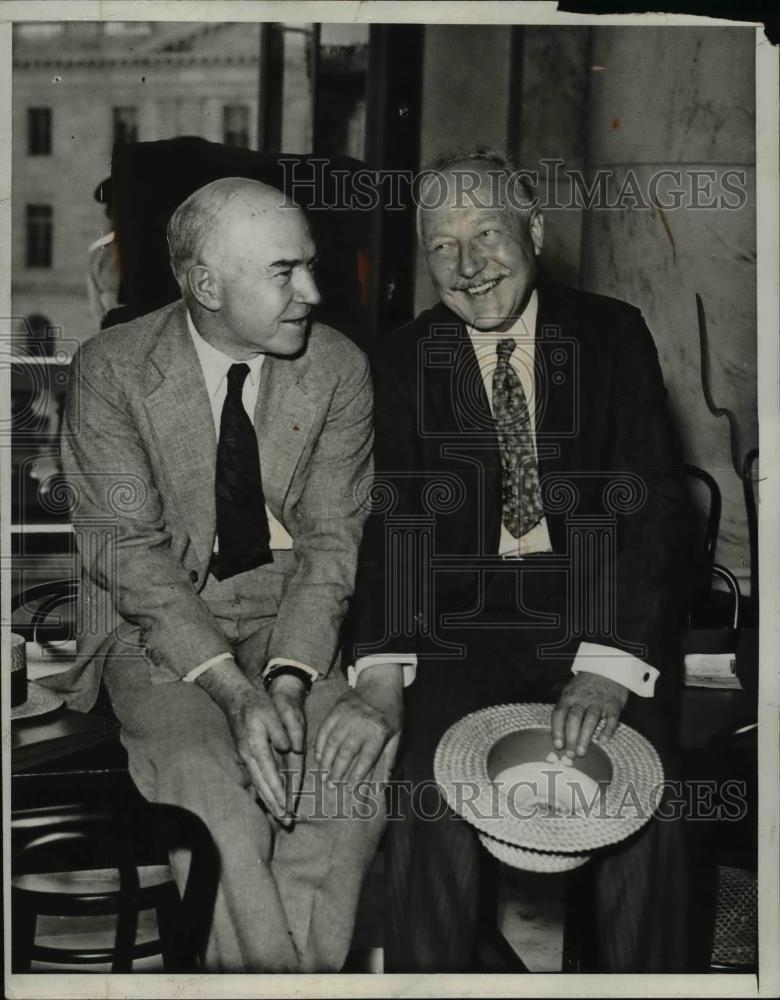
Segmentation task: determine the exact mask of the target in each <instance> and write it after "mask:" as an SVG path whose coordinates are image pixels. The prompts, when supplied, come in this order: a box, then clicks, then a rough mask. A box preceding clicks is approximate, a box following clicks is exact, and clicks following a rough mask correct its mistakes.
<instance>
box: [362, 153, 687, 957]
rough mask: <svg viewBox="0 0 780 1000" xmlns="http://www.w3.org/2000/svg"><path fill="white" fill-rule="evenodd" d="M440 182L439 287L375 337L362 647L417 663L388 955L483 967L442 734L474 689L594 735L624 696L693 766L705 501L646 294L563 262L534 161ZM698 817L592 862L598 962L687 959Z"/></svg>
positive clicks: (474, 869)
mask: <svg viewBox="0 0 780 1000" xmlns="http://www.w3.org/2000/svg"><path fill="white" fill-rule="evenodd" d="M418 193H419V201H418V232H419V236H420V241H421V244H422V249H423V252H424V254H425V258H426V261H427V264H428V267H429V270H430V273H431V276H432V278H433V282H434V285H435V287H436V290H437V292H438V294H439V296H440V298H441V302H440V303H439V304H438V305H436V306H434V307H433V308H432V309H430V310H428V311H426V312H423V313H422V314H421V315H420V316H418V318H417V319H416V320H414V322H412V323H410V324H409V325H408V326H406V327H403V328H402V329H400V330H398V331H396V332H395V333H393V334H392V335H391V336H389V337H388V338H386V340H385V341H384V343H383V344H382V345H380V347H379V349H378V351H377V355H376V358H375V363H374V375H375V379H374V381H375V388H376V440H375V461H376V475H377V480H376V486H377V489H376V498H377V500H378V506H377V508H376V510H375V512H374V513H373V514H372V516H371V518H370V520H369V523H368V525H367V527H366V531H365V533H364V539H363V547H362V549H361V559H360V563H359V570H358V582H357V587H356V602H357V605H356V608H355V635H354V638H355V649H354V652H355V656H356V667H357V669H360V668H361V667H364V666H365V667H368V666H375V665H376V664H384V665H385V667H386V668H387V669H388V670H391V669H392V670H394V671H395V672H397V671H398V670H400V669H401V668H402V667H405V668H406V669H407V670H412V669H414V668H415V665H416V668H417V677H416V680H415V682H414V684H413V685H411V687H409V689H408V691H407V695H408V698H407V715H406V723H405V727H404V732H403V735H402V739H401V748H400V750H399V758H398V759H399V764H400V767H399V770H398V777H400V778H402V779H404V782H406V783H409V784H410V785H411V786H412V787H414V788H415V789H416V791H414V792H412V793H411V795H409V796H408V797H407V798H404V796H403V794H401V796H400V800H399V805H398V810H399V812H400V813H401V814H403V820H402V821H397V822H393V823H392V824H391V825H390V829H389V830H388V837H387V852H386V872H387V892H388V900H387V911H386V912H387V915H388V921H387V928H386V939H385V961H386V966H385V967H386V969H387V970H389V971H430V972H434V971H455V970H461V971H474V970H475V969H476V968H477V967H478V966H477V965H476V964H475V963H476V958H475V941H476V937H477V932H478V928H477V926H476V920H477V899H478V895H479V868H480V856H479V850H480V849H479V845H478V842H477V840H476V837H475V835H474V832H473V831H472V829H471V828H470V827H469V826H468V825H467V824H466V823H465V822H463V821H461V820H460V819H458V818H457V817H455V816H454V815H453V814H452V813H451V812H449V810H447V809H444V808H443V807H442V806H443V803H442V801H441V799H440V793H439V791H438V790H437V789H436V787H435V786H434V784H433V781H432V779H433V766H432V762H433V755H434V751H435V748H436V745H437V743H438V741H439V739H440V738H441V736H442V734H443V733H444V732H445V730H446V729H447V728H448V727H449V726H450V725H451V724H452V723H453V722H455V721H456V720H458V719H459V718H461V717H463V716H464V715H466V714H467V713H469V712H471V711H474V710H476V709H479V708H482V707H486V706H488V705H492V704H496V703H500V702H504V703H508V702H516V701H547V702H552V703H554V704H555V709H554V711H553V715H552V731H553V738H554V743H555V745H556V746H557V747H558V748H559V749H560V750H564V749H565V750H566V751H567V752H568V753H569V754H571V755H572V756H574V755H575V754H583V753H584V752H585V750H586V748H587V746H588V744H589V741H590V739H591V737H592V736H593V734H594V731H595V730H596V728H597V726H598V725H599V724H601V725H602V726H603V738H605V739H608V738H609V736H610V735H611V734H612V733H613V732H614V730H615V728H616V727H617V725H618V722H619V720H620V719H621V718H622V719H623V720H624V721H626V722H628V723H629V724H631V725H633V726H635V727H636V728H637V729H639V730H640V731H641V732H643V733H644V734H645V735H647V736H648V737H649V738H650V739H651V741H652V742H653V743H654V744H655V746H656V747H657V749H658V750H659V752H660V754H661V756H662V759H663V760H664V764H665V767H666V773H667V776H668V777H672V776H673V775H674V769H675V723H676V709H675V703H676V694H677V687H678V667H679V663H680V657H679V655H678V642H679V639H680V635H681V627H682V619H683V615H682V611H683V607H684V599H685V586H684V577H685V566H686V538H687V520H686V519H687V501H686V495H685V489H684V481H683V476H682V467H681V460H680V450H679V445H678V440H677V436H676V433H675V431H674V429H673V426H672V423H671V421H670V418H669V414H668V411H667V407H666V401H665V396H666V392H665V389H664V385H663V380H662V375H661V371H660V368H659V365H658V360H657V356H656V351H655V347H654V345H653V341H652V339H651V336H650V334H649V332H648V330H647V327H646V326H645V324H644V322H643V320H642V317H641V315H640V313H639V311H638V310H636V309H634V308H633V307H631V306H629V305H627V304H625V303H622V302H619V301H616V300H613V299H608V298H603V297H600V296H596V295H589V294H586V293H583V292H579V291H575V290H573V289H570V288H564V287H561V286H559V285H556V284H554V283H553V282H551V281H549V280H546V279H543V278H542V276H541V275H540V274H539V271H538V266H537V261H538V257H539V254H540V252H541V249H542V242H543V219H542V215H541V212H540V211H539V210H538V207H537V206H536V204H535V202H534V201H533V200H532V197H531V194H532V192H530V191H529V190H528V189H527V185H526V183H525V182H524V181H523V180H522V175H521V174H519V173H518V172H516V171H515V170H514V169H513V167H512V166H511V164H509V163H508V162H507V161H506V160H505V159H503V158H502V157H501V156H499V155H498V154H494V153H491V152H490V151H487V150H484V149H482V150H477V151H475V152H473V153H469V154H466V155H463V156H458V157H453V158H450V159H448V160H444V161H442V162H441V163H440V164H438V165H437V167H436V169H435V170H433V171H432V172H431V173H429V174H428V175H427V176H426V179H425V180H424V181H423V183H422V185H421V187H420V189H419V192H418ZM426 553H427V555H426ZM563 557H565V558H563ZM404 787H405V785H404V784H403V783H402V784H401V786H400V788H401V791H402V793H403V789H404ZM679 827H680V824H679V823H668V822H667V823H660V822H655V821H653V822H651V823H650V825H649V827H648V828H646V831H645V832H644V833H643V834H642V835H640V836H638V837H636V838H635V839H634V840H633V841H631V842H629V843H627V844H626V845H624V846H623V847H622V848H620V849H616V850H611V851H606V852H603V855H604V856H603V858H599V859H597V860H596V861H595V862H594V866H595V869H596V873H595V874H596V879H595V881H596V901H595V903H596V908H595V914H596V928H597V932H598V937H599V953H598V954H597V955H591V956H590V957H591V959H592V960H594V961H595V963H596V965H597V967H599V968H601V969H605V970H609V971H634V972H639V971H675V970H679V969H681V968H682V967H684V963H685V874H684V867H683V856H682V849H681V840H680V829H679Z"/></svg>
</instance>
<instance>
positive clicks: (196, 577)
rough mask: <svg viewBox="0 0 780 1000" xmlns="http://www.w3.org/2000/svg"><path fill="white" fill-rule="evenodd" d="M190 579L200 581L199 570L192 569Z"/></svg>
mask: <svg viewBox="0 0 780 1000" xmlns="http://www.w3.org/2000/svg"><path fill="white" fill-rule="evenodd" d="M190 580H192V582H193V583H197V582H198V571H197V570H196V569H191V570H190Z"/></svg>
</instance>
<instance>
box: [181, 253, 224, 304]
mask: <svg viewBox="0 0 780 1000" xmlns="http://www.w3.org/2000/svg"><path fill="white" fill-rule="evenodd" d="M187 285H188V287H189V290H190V294H191V295H192V297H193V298H194V299H195V300H196V301H197V302H198V303H199V304H200V305H202V306H203V308H204V309H208V311H209V312H216V311H217V310H218V309H220V308H221V307H222V298H221V296H220V289H219V282H218V281H217V279H216V278H215V276H214V273H213V272H212V270H211V268H209V267H206V265H205V264H193V265H192V267H191V268H190V269H189V271H187Z"/></svg>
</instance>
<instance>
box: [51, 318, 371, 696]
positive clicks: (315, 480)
mask: <svg viewBox="0 0 780 1000" xmlns="http://www.w3.org/2000/svg"><path fill="white" fill-rule="evenodd" d="M254 424H255V428H256V431H257V438H258V447H259V451H260V460H261V465H262V469H263V485H264V489H265V496H266V502H267V504H268V506H269V508H270V509H271V511H272V512H273V514H274V516H275V517H276V518H277V519H278V520H279V521H280V522H281V523H282V524H283V525H284V527H285V528H286V529H287V531H288V532H289V533H290V535H291V536H292V539H293V545H294V549H293V556H294V558H293V559H292V560H284V561H282V560H279V561H276V560H275V561H274V562H273V563H271V564H269V565H267V566H261V567H259V568H258V569H256V570H253V571H252V574H251V577H250V576H249V574H247V578H248V579H247V582H246V583H245V584H244V586H245V587H249V586H252V587H253V593H254V594H256V595H257V597H258V598H260V599H263V600H266V601H267V607H268V615H269V616H272V615H273V616H275V625H274V628H273V632H272V635H271V639H270V644H269V650H268V655H269V657H271V656H286V657H289V658H292V659H294V660H299V661H301V662H303V663H308V664H310V665H311V666H312V667H315V668H316V669H317V670H319V671H320V672H321V673H327V672H328V670H329V669H330V667H331V665H332V663H333V661H334V660H335V656H336V650H337V645H338V639H339V632H340V627H341V624H342V619H343V616H344V613H345V611H346V607H347V601H348V599H349V596H350V594H351V592H352V587H353V583H354V574H355V564H356V560H357V552H358V546H359V544H360V536H361V530H362V526H363V521H364V519H365V514H364V511H363V509H362V506H361V502H360V499H359V498H360V495H361V491H360V484H361V483H364V481H366V480H367V477H370V475H371V437H372V426H371V425H372V393H371V379H370V374H369V369H368V362H367V359H366V358H365V355H364V354H363V353H362V352H361V351H360V350H359V349H358V348H357V347H355V346H354V345H353V344H352V343H351V342H350V341H349V340H347V338H346V337H344V336H342V334H340V333H338V332H337V331H336V330H333V329H331V328H330V327H327V326H323V325H321V324H317V323H315V324H314V325H313V328H312V330H311V334H310V336H309V340H308V344H307V347H306V349H305V350H304V352H303V353H302V354H301V355H300V356H298V357H297V358H291V359H286V358H274V357H271V356H268V357H267V358H266V360H265V363H264V365H263V369H262V376H261V382H260V391H259V393H258V399H257V407H256V410H255V418H254ZM216 450H217V441H216V435H215V433H214V423H213V417H212V413H211V404H210V401H209V398H208V394H207V392H206V384H205V381H204V379H203V374H202V371H201V368H200V364H199V362H198V358H197V354H196V351H195V347H194V345H193V343H192V339H191V337H190V334H189V332H188V329H187V323H186V311H185V308H184V304H183V303H182V302H181V301H179V302H176V303H173V304H172V305H169V306H165V307H164V308H162V309H158V310H157V311H156V312H153V313H150V314H148V315H146V316H142V317H140V318H139V319H136V320H133V321H132V322H131V323H127V324H125V325H123V326H119V327H115V328H114V329H112V330H110V331H107V332H105V333H100V334H98V335H97V336H96V337H93V338H92V339H90V340H89V341H87V342H86V343H85V344H84V345H83V346H82V347H81V349H80V350H79V352H78V354H77V356H76V357H75V358H74V361H73V365H72V367H71V374H70V383H69V387H68V400H67V406H66V413H65V421H64V427H63V441H62V458H63V466H64V469H65V474H66V476H67V479H68V483H69V486H70V490H71V493H72V498H73V510H72V520H73V524H74V529H75V532H76V538H77V542H78V546H79V555H80V558H81V571H82V580H81V590H80V595H79V600H80V610H81V615H80V619H79V634H78V650H79V659H78V662H77V664H76V665H75V667H74V668H73V669H72V670H71V671H68V672H67V674H64V675H62V674H61V675H57V677H56V683H55V685H52V686H57V688H58V689H59V690H62V691H63V692H64V693H65V694H66V696H67V697H68V700H69V702H70V704H71V705H72V706H73V707H76V708H81V709H86V708H89V706H90V705H91V704H92V702H93V701H94V698H95V696H96V694H97V689H98V683H99V679H100V674H101V670H102V667H103V664H104V661H105V658H106V656H108V655H111V656H118V655H121V653H122V652H124V653H126V654H127V655H128V656H137V654H138V651H139V647H141V648H142V649H144V650H146V653H147V655H148V657H149V658H150V659H151V660H152V662H153V663H154V664H156V665H157V666H161V665H163V664H164V665H165V667H167V670H168V673H169V674H170V676H172V677H175V676H179V677H181V676H183V675H184V674H186V673H187V672H188V671H189V670H191V669H192V668H193V667H195V666H197V665H198V664H199V663H201V662H203V661H205V660H207V659H209V658H210V657H212V656H215V655H217V654H219V653H222V652H229V651H230V649H231V646H230V644H229V642H228V640H227V638H226V636H225V634H224V633H223V631H222V629H221V628H220V626H219V624H218V622H217V621H216V619H215V618H214V617H213V615H212V614H211V612H210V610H209V608H208V606H207V605H206V603H205V602H204V601H203V600H202V599H201V597H200V593H201V591H202V590H203V587H204V584H205V582H206V578H207V575H208V569H209V563H210V560H211V556H212V551H213V547H214V535H215V530H216V515H215V507H214V503H215V501H214V469H215V464H216ZM285 567H290V568H289V569H285ZM260 666H262V664H261V665H260Z"/></svg>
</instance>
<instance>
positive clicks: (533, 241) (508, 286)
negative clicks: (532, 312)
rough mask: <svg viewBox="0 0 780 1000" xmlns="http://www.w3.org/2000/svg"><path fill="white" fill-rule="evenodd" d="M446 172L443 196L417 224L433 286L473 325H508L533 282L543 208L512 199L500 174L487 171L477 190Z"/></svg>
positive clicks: (502, 327) (479, 327)
mask: <svg viewBox="0 0 780 1000" xmlns="http://www.w3.org/2000/svg"><path fill="white" fill-rule="evenodd" d="M458 169H459V170H464V169H470V170H472V171H473V170H474V167H470V168H469V167H466V166H465V165H464V167H462V168H458ZM442 177H443V178H444V184H445V185H446V192H447V197H446V202H444V203H443V204H442V206H441V207H440V208H430V209H423V211H422V218H421V230H420V235H421V239H422V244H423V249H424V251H425V258H426V261H427V263H428V268H429V269H430V272H431V277H432V279H433V283H434V285H435V286H436V290H437V291H438V293H439V295H440V296H441V299H442V302H444V304H445V305H447V306H449V308H450V309H451V310H452V311H453V312H454V313H456V314H457V315H458V316H460V317H461V319H463V320H464V321H465V322H466V323H468V324H469V326H471V327H473V328H475V329H477V330H506V329H509V327H510V326H511V325H512V323H513V322H514V320H515V318H516V317H517V316H519V315H520V313H521V312H522V311H523V309H524V308H525V305H526V303H527V302H528V298H529V296H530V294H531V292H532V291H533V288H534V285H535V283H536V275H537V270H538V268H537V261H536V258H537V256H538V255H539V253H540V252H541V249H542V237H543V225H542V216H541V213H540V212H539V211H538V210H536V209H528V210H525V211H524V210H518V209H515V208H512V207H510V206H509V205H507V201H506V197H505V196H504V192H503V187H502V186H497V185H496V184H495V183H494V180H495V178H487V177H484V176H483V178H482V180H481V181H480V182H479V183H478V184H477V186H476V187H474V188H473V190H468V189H466V190H464V185H463V184H462V182H461V183H458V181H457V180H456V177H455V176H454V175H453V173H451V172H448V173H445V174H443V175H442ZM491 181H493V183H491ZM440 200H442V201H444V199H440Z"/></svg>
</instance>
